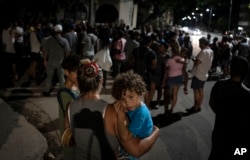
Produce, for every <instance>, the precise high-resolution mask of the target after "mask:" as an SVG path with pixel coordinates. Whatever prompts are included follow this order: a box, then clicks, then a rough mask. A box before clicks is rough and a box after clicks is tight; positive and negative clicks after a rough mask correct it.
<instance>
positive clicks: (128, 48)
mask: <svg viewBox="0 0 250 160" xmlns="http://www.w3.org/2000/svg"><path fill="white" fill-rule="evenodd" d="M135 38H136V35H135V31H134V30H129V31H128V37H127V43H126V45H125V49H124V50H125V52H126V59H125V62H124V65H123V71H124V72H126V71H128V70H130V69H132V68H133V66H132V65H131V62H130V56H131V54H132V51H133V50H134V49H135V48H137V47H140V43H139V42H138V41H137V40H136V39H135Z"/></svg>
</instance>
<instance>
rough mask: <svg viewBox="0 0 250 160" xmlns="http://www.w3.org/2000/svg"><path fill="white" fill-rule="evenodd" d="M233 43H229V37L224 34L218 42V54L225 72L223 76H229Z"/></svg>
mask: <svg viewBox="0 0 250 160" xmlns="http://www.w3.org/2000/svg"><path fill="white" fill-rule="evenodd" d="M232 48H233V46H232V44H231V43H229V41H228V37H227V36H223V37H222V40H221V42H219V43H218V56H219V61H220V65H221V69H222V72H223V75H222V78H228V76H229V66H230V62H231V59H232Z"/></svg>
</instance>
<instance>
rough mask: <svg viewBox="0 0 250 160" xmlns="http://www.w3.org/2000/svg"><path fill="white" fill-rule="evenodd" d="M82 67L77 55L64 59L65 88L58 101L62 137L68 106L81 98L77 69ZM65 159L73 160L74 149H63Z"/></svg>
mask: <svg viewBox="0 0 250 160" xmlns="http://www.w3.org/2000/svg"><path fill="white" fill-rule="evenodd" d="M79 65H80V59H79V57H78V56H77V55H76V54H71V55H69V56H68V57H66V58H64V60H63V62H62V68H63V69H64V75H65V77H66V79H65V83H64V87H63V88H61V89H59V90H58V92H57V101H58V103H59V129H60V133H61V135H62V134H63V132H64V122H65V119H64V118H65V114H67V112H66V109H67V106H68V104H69V103H70V102H71V101H72V100H73V99H76V98H78V97H79V95H80V91H79V89H78V83H77V69H78V67H79ZM62 151H63V159H65V160H73V148H72V147H64V146H63V147H62Z"/></svg>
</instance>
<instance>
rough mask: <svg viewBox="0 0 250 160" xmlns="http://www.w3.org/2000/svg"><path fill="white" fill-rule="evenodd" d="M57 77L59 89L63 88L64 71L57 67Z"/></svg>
mask: <svg viewBox="0 0 250 160" xmlns="http://www.w3.org/2000/svg"><path fill="white" fill-rule="evenodd" d="M56 73H57V77H58V80H59V84H60V87H63V86H64V82H65V78H64V71H63V68H62V67H61V66H59V67H57V69H56Z"/></svg>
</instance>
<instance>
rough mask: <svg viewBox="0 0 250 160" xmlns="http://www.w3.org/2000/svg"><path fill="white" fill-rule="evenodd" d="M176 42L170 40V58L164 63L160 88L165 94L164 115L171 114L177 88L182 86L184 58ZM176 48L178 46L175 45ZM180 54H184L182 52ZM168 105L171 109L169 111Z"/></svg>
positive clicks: (175, 101)
mask: <svg viewBox="0 0 250 160" xmlns="http://www.w3.org/2000/svg"><path fill="white" fill-rule="evenodd" d="M175 42H176V41H174V40H172V41H171V42H170V46H171V47H172V49H171V50H172V57H171V58H169V59H168V60H167V61H166V63H165V67H166V68H165V73H164V76H163V82H162V87H165V88H166V89H165V90H166V92H165V96H164V103H165V112H164V114H165V115H169V114H172V112H173V109H174V107H175V105H176V103H177V96H178V91H179V87H180V86H181V85H183V80H184V76H183V68H184V65H185V58H183V57H181V56H180V51H179V49H178V47H176V45H177V43H175ZM177 46H178V45H177ZM182 52H184V51H183V50H182ZM169 104H171V107H170V109H169Z"/></svg>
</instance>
